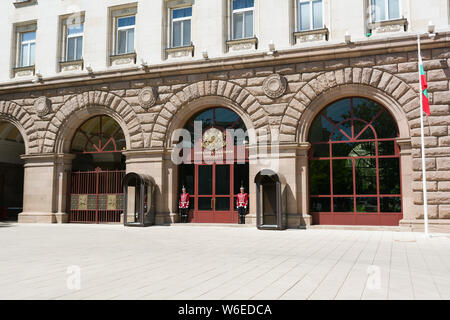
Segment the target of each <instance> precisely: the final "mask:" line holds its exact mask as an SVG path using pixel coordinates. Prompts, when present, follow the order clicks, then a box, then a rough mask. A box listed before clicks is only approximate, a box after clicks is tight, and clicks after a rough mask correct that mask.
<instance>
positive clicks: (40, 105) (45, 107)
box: [34, 97, 51, 118]
mask: <svg viewBox="0 0 450 320" xmlns="http://www.w3.org/2000/svg"><path fill="white" fill-rule="evenodd" d="M34 108H35V109H36V114H37V115H38V117H40V118H43V117H45V116H46V115H48V114H49V113H50V111H51V102H50V100H49V99H47V97H39V98H37V100H36V101H35V102H34Z"/></svg>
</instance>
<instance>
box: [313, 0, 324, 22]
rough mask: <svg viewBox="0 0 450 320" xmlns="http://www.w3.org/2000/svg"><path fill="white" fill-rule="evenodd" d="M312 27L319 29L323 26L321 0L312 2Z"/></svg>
mask: <svg viewBox="0 0 450 320" xmlns="http://www.w3.org/2000/svg"><path fill="white" fill-rule="evenodd" d="M312 9H313V22H314V23H313V28H314V29H320V28H322V27H323V20H322V0H320V1H314V2H313V7H312Z"/></svg>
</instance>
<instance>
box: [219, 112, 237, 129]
mask: <svg viewBox="0 0 450 320" xmlns="http://www.w3.org/2000/svg"><path fill="white" fill-rule="evenodd" d="M214 113H215V118H214V122H215V126H219V127H222V128H226V127H229V126H231V125H233V124H234V123H235V122H236V121H237V120H239V119H240V117H239V116H238V115H237V114H236V113H235V112H233V111H231V110H230V109H225V108H216V109H214Z"/></svg>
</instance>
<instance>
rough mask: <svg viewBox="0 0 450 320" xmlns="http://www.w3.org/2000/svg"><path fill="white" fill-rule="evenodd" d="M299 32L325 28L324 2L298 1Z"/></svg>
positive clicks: (315, 0)
mask: <svg viewBox="0 0 450 320" xmlns="http://www.w3.org/2000/svg"><path fill="white" fill-rule="evenodd" d="M297 23H298V31H308V30H315V29H322V28H323V2H322V0H298V21H297Z"/></svg>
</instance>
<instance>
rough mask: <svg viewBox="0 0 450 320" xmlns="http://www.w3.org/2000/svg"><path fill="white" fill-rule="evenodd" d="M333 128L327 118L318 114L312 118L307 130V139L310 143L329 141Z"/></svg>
mask: <svg viewBox="0 0 450 320" xmlns="http://www.w3.org/2000/svg"><path fill="white" fill-rule="evenodd" d="M333 128H334V127H333V125H332V124H331V123H330V122H329V121H328V120H326V119H325V118H323V117H322V116H320V115H319V116H318V117H317V118H316V120H314V122H313V125H312V127H311V131H310V132H309V141H310V142H312V143H314V142H324V141H329V140H330V135H331V132H332V131H333Z"/></svg>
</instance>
